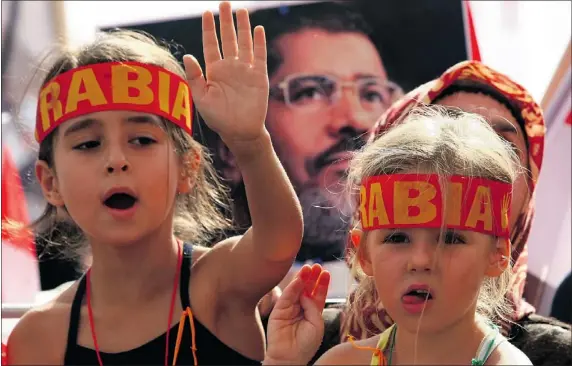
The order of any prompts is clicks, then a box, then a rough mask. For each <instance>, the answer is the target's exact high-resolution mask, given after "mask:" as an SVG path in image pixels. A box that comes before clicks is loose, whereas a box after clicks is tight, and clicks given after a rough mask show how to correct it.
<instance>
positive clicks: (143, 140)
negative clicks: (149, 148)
mask: <svg viewBox="0 0 572 366" xmlns="http://www.w3.org/2000/svg"><path fill="white" fill-rule="evenodd" d="M131 142H132V143H134V144H136V145H151V144H154V143H155V142H157V141H155V140H153V139H152V138H150V137H137V138H134V139H132V140H131Z"/></svg>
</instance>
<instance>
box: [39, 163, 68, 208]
mask: <svg viewBox="0 0 572 366" xmlns="http://www.w3.org/2000/svg"><path fill="white" fill-rule="evenodd" d="M36 178H37V179H38V182H39V183H40V187H41V188H42V193H43V194H44V198H45V199H46V201H48V202H49V203H50V204H51V205H52V206H55V207H64V200H63V198H62V196H61V194H60V191H59V188H58V179H57V177H56V174H55V172H54V170H53V169H52V168H50V167H49V166H48V164H47V163H46V162H45V161H42V160H38V161H37V162H36Z"/></svg>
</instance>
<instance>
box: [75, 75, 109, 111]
mask: <svg viewBox="0 0 572 366" xmlns="http://www.w3.org/2000/svg"><path fill="white" fill-rule="evenodd" d="M82 85H83V86H84V89H85V90H84V91H83V92H81V86H82ZM82 100H89V103H90V104H91V105H92V106H96V105H102V104H106V103H107V100H106V99H105V95H104V94H103V91H101V87H100V86H99V83H98V82H97V79H96V77H95V74H94V73H93V70H92V69H84V70H78V71H75V72H74V73H73V75H72V80H71V83H70V87H69V92H68V100H67V102H66V113H70V112H74V111H75V110H76V109H77V104H78V102H81V101H82Z"/></svg>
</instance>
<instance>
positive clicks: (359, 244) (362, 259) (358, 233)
mask: <svg viewBox="0 0 572 366" xmlns="http://www.w3.org/2000/svg"><path fill="white" fill-rule="evenodd" d="M363 239H364V235H363V231H362V230H361V229H358V228H354V229H352V230H350V241H351V243H352V245H353V246H354V249H355V251H356V253H357V256H358V259H359V264H360V266H361V268H362V270H363V272H364V273H365V274H366V275H367V276H373V267H372V265H371V260H370V259H369V256H368V255H367V252H366V248H365V247H364V245H365V243H364V240H363Z"/></svg>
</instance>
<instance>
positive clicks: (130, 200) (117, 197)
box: [103, 193, 137, 210]
mask: <svg viewBox="0 0 572 366" xmlns="http://www.w3.org/2000/svg"><path fill="white" fill-rule="evenodd" d="M136 202H137V198H135V197H133V196H132V195H130V194H128V193H114V194H112V195H111V196H109V197H108V198H107V199H106V200H105V201H103V204H104V205H105V206H107V207H109V208H112V209H114V210H128V209H130V208H131V207H133V206H134V205H135V203H136Z"/></svg>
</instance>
